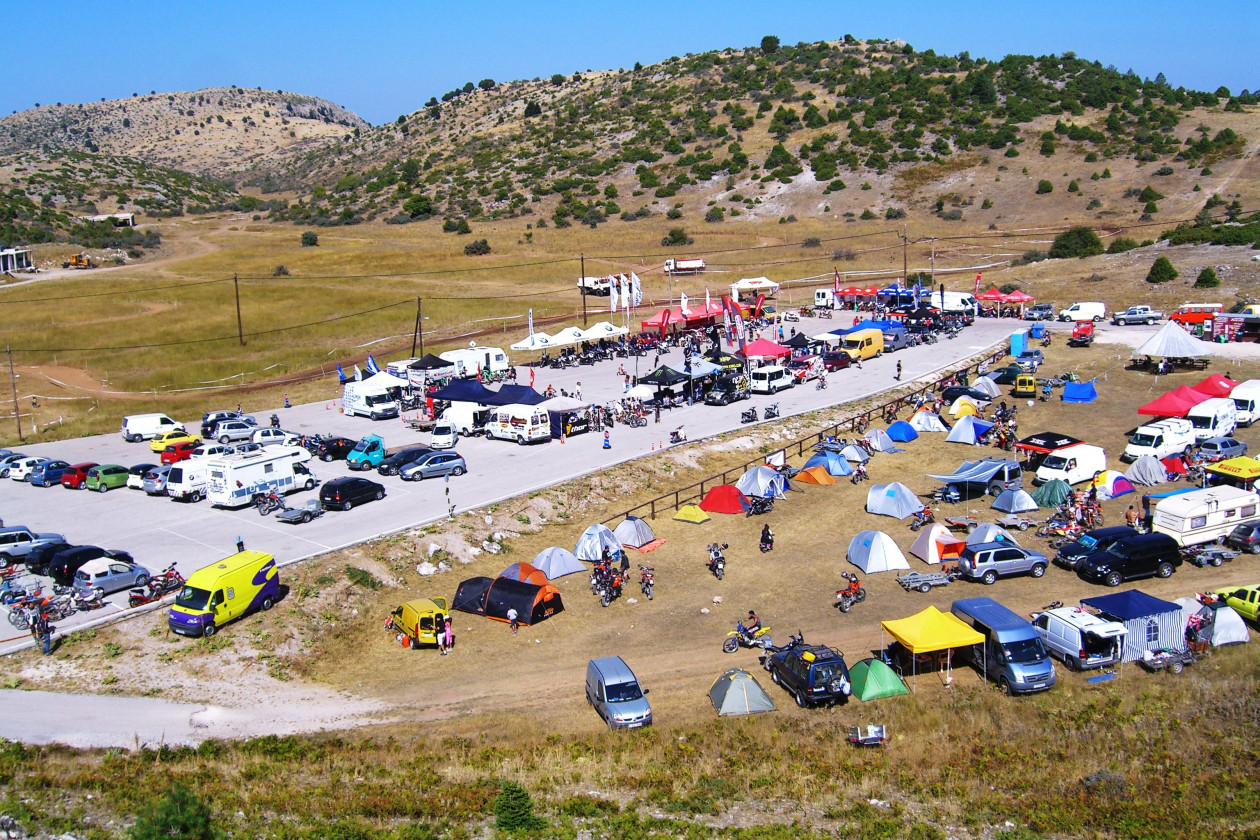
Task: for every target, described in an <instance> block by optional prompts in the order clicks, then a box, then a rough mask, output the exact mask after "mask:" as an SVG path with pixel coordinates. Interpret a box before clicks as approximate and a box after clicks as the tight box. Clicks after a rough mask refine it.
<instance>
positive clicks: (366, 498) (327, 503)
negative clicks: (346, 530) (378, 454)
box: [319, 476, 385, 510]
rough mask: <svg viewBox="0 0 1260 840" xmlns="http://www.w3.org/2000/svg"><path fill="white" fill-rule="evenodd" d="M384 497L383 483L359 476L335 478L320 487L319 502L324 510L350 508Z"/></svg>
mask: <svg viewBox="0 0 1260 840" xmlns="http://www.w3.org/2000/svg"><path fill="white" fill-rule="evenodd" d="M383 498H385V487H384V486H383V485H381V484H377V483H376V482H375V481H371V480H369V479H366V478H359V477H357V476H345V477H343V478H334V479H333V480H332V481H330V482H328V483H327V484H325V485H324V486H323V487H320V488H319V503H320V504H321V505H323V506H324V510H334V509H336V510H350V508H352V507H354V506H355V505H358V504H362V503H363V502H370V501H372V500H373V499H383Z"/></svg>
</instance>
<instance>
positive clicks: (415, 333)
mask: <svg viewBox="0 0 1260 840" xmlns="http://www.w3.org/2000/svg"><path fill="white" fill-rule="evenodd" d="M419 336H420V298H416V328H415V329H414V330H412V332H411V358H413V359H414V358H415V357H416V339H417V338H418V337H419ZM420 347H421V351H420V352H422V353H423V352H424V349H423V348H424V345H423V344H421V345H420Z"/></svg>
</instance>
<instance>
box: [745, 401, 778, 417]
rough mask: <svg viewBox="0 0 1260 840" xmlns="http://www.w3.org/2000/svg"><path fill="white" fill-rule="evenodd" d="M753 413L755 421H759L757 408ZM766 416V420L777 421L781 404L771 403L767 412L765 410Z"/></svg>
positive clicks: (767, 407)
mask: <svg viewBox="0 0 1260 840" xmlns="http://www.w3.org/2000/svg"><path fill="white" fill-rule="evenodd" d="M752 411H753V419H754V420H756V419H757V409H755V408H754V409H753V410H752ZM764 416H765V418H766V419H767V420H773V419H775V418H776V417H778V416H779V404H778V403H770V405H768V406H766V410H765V415H764Z"/></svg>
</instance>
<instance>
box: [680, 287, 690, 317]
mask: <svg viewBox="0 0 1260 840" xmlns="http://www.w3.org/2000/svg"><path fill="white" fill-rule="evenodd" d="M678 311H679V313H680V314H682V315H684V316H685V315H690V314H691V310H690V309H688V308H687V293H686V292H683V293H682V300H681V301H680V302H679V304H678Z"/></svg>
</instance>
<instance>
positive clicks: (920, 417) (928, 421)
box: [894, 408, 949, 432]
mask: <svg viewBox="0 0 1260 840" xmlns="http://www.w3.org/2000/svg"><path fill="white" fill-rule="evenodd" d="M894 425H895V424H894ZM910 425H911V427H912V428H913V429H914V430H915V431H916V432H948V431H949V426H946V425H945V421H944V420H942V419H941V415H939V414H937V413H936V412H934V411H928V410H927V409H926V408H921V409H919V410H918V411H916V412H915V413H914V414H912V415H911V416H910Z"/></svg>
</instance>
